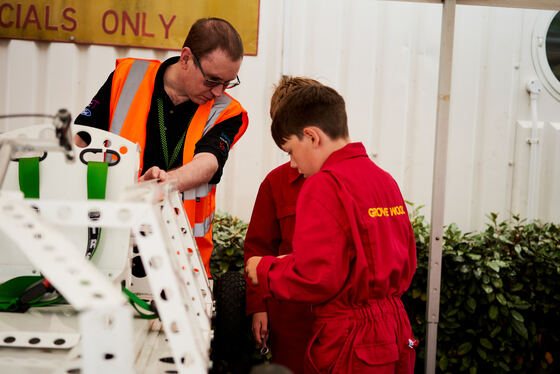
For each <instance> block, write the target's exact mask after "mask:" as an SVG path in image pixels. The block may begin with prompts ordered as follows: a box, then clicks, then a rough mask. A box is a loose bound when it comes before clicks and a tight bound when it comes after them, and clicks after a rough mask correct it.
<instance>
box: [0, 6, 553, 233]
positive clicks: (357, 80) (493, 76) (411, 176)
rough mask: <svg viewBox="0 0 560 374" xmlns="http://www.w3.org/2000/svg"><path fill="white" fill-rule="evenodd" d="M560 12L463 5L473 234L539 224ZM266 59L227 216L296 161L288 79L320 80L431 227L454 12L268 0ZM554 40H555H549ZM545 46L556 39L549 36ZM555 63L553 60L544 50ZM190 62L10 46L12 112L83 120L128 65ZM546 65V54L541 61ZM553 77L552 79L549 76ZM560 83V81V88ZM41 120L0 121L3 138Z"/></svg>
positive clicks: (241, 211) (463, 173)
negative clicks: (531, 90)
mask: <svg viewBox="0 0 560 374" xmlns="http://www.w3.org/2000/svg"><path fill="white" fill-rule="evenodd" d="M554 14H555V12H553V11H536V10H522V9H511V8H492V7H475V6H457V11H456V30H455V47H454V64H453V78H452V79H453V80H452V93H451V122H450V132H449V158H448V170H447V189H446V191H447V197H446V202H445V204H446V208H445V222H446V223H451V222H455V223H457V224H458V225H459V227H460V228H461V229H463V230H464V231H470V230H477V229H481V228H483V227H484V226H485V223H486V222H487V219H486V217H485V216H486V215H487V214H488V213H490V212H496V213H499V216H500V218H507V217H509V216H510V215H511V214H521V216H525V215H526V212H527V204H528V195H527V194H528V192H527V191H528V187H527V186H528V175H529V172H528V167H529V164H530V162H529V156H530V146H529V144H528V143H527V139H528V138H529V137H530V127H531V125H532V114H531V107H530V99H529V94H528V93H527V90H526V85H527V82H528V81H529V80H533V79H540V80H543V79H544V78H543V74H545V73H542V72H541V70H540V69H539V68H538V66H539V63H538V55H539V48H540V50H542V48H543V47H542V43H541V46H540V47H539V44H538V37H539V35H541V34H542V28H543V25H545V24H547V22H550V20H551V18H552V17H553V16H554ZM259 18H260V19H259V44H258V54H257V56H246V57H245V58H244V61H243V65H242V68H241V71H240V73H239V76H240V78H241V81H242V84H241V85H240V86H239V87H237V88H234V89H232V90H231V93H232V95H233V96H235V97H236V98H237V99H239V100H240V101H241V103H242V104H243V105H244V106H245V108H246V109H247V110H248V111H249V119H250V126H249V129H248V130H247V133H246V134H245V136H244V137H243V138H242V140H241V141H240V142H239V143H238V144H237V146H236V148H235V149H234V150H233V151H232V152H231V154H230V159H229V161H228V164H227V166H226V170H225V172H224V177H223V179H222V182H221V183H220V186H219V188H218V200H217V205H218V210H221V211H226V212H229V213H231V214H233V215H236V216H239V217H240V218H242V219H244V220H248V219H249V218H250V215H251V210H252V206H253V202H254V199H255V196H256V193H257V190H258V186H259V183H260V181H261V180H262V179H263V178H264V176H265V175H266V173H267V172H268V171H270V170H271V169H273V168H274V167H276V166H277V165H279V164H281V163H283V162H285V161H287V160H288V158H287V156H286V155H284V154H283V152H281V151H280V150H279V149H278V148H277V147H276V145H275V144H274V142H273V140H272V138H271V136H270V130H269V127H270V118H269V115H268V112H269V101H270V96H271V94H272V91H273V86H274V84H275V83H276V82H277V81H278V80H279V78H280V77H281V75H282V74H288V75H306V76H310V77H312V78H315V79H317V80H319V81H321V82H323V83H325V84H328V85H331V86H332V87H334V88H335V89H337V90H338V91H339V92H340V93H341V94H342V95H343V96H344V97H345V99H346V103H347V110H348V115H349V124H350V136H351V138H352V140H354V141H362V142H363V143H364V144H365V146H366V149H367V150H368V153H369V154H370V156H371V157H372V159H373V160H374V161H375V162H376V163H378V164H379V165H380V166H381V167H382V168H384V169H386V170H387V171H389V172H390V173H391V174H392V175H393V176H394V177H395V179H396V180H397V182H398V183H399V185H400V187H401V189H402V191H403V194H404V196H405V199H407V200H409V201H412V202H414V203H415V204H416V205H425V206H426V208H424V209H423V211H422V213H423V214H425V215H426V216H429V213H430V209H429V207H430V205H431V192H432V174H433V170H432V167H433V153H434V152H433V148H434V132H435V114H436V95H437V83H438V82H437V80H438V61H439V42H440V27H441V5H440V4H421V3H406V2H390V1H372V0H345V1H342V0H300V1H295V0H284V1H278V0H261V3H260V16H259ZM539 32H541V34H539ZM541 36H542V35H541ZM541 52H542V51H541ZM175 54H177V52H174V51H170V52H163V51H153V50H148V49H137V48H123V47H117V48H115V47H105V46H84V45H75V44H66V43H45V42H32V41H19V40H0V87H1V89H0V114H8V113H22V112H23V113H55V112H56V110H58V109H59V108H62V107H65V108H68V109H69V110H70V111H71V112H72V114H73V115H74V116H76V115H77V114H78V113H80V112H81V111H82V109H83V107H85V106H86V105H87V104H88V103H89V100H90V99H91V97H92V96H93V95H94V94H95V92H96V91H97V89H98V88H99V87H100V86H101V84H102V83H103V82H104V81H105V79H106V78H107V76H108V75H109V73H110V72H111V71H112V70H113V67H114V60H115V59H116V58H120V57H127V56H132V57H141V58H157V59H165V58H167V57H169V56H173V55H175ZM541 55H542V53H541ZM545 75H546V74H545ZM559 85H560V83H559ZM553 89H554V87H552V89H551V88H550V87H549V86H548V85H547V84H545V89H543V91H542V92H541V93H540V95H538V98H537V109H538V112H537V114H538V121H539V122H541V127H542V129H541V130H540V134H542V136H541V138H540V141H539V143H538V145H537V146H538V147H539V155H540V157H539V160H540V162H539V170H538V174H537V175H539V183H538V186H539V188H538V190H537V194H536V197H537V199H536V204H535V205H536V207H537V208H536V216H537V218H540V219H542V220H546V221H553V222H560V197H558V193H557V191H558V190H559V189H560V125H559V123H560V100H559V98H560V92H558V93H556V94H555V93H554V92H553V91H554V90H553ZM36 122H41V121H35V120H33V121H32V120H30V119H17V120H9V121H8V120H0V131H6V130H8V129H12V128H14V127H19V126H26V125H30V124H33V123H36Z"/></svg>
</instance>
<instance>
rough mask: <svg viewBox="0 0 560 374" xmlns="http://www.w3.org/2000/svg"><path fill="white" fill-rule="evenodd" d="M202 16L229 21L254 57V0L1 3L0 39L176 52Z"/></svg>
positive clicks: (29, 0) (13, 0)
mask: <svg viewBox="0 0 560 374" xmlns="http://www.w3.org/2000/svg"><path fill="white" fill-rule="evenodd" d="M203 17H219V18H224V19H226V20H228V21H229V22H230V23H231V24H232V25H233V26H234V27H235V28H236V29H237V31H238V32H239V34H240V35H241V38H242V39H243V46H244V48H245V54H246V55H256V54H257V41H258V24H259V0H19V1H16V0H0V38H8V39H31V40H48V41H59V42H71V43H83V44H104V45H118V46H129V47H144V48H156V49H173V50H178V49H181V47H182V46H183V42H184V41H185V38H186V36H187V33H188V31H189V29H190V26H191V25H192V24H193V23H194V22H195V21H196V20H197V19H199V18H203Z"/></svg>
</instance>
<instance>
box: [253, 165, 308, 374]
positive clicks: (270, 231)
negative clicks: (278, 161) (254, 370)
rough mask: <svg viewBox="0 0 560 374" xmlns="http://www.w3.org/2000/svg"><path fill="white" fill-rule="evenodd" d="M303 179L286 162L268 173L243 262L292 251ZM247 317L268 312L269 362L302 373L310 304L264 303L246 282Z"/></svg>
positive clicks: (258, 288)
mask: <svg viewBox="0 0 560 374" xmlns="http://www.w3.org/2000/svg"><path fill="white" fill-rule="evenodd" d="M304 181H305V179H304V178H303V176H302V175H301V174H299V172H298V171H297V170H296V169H293V168H291V167H290V164H289V163H286V164H283V165H281V166H279V167H277V168H276V169H274V170H272V171H271V172H270V173H269V174H268V175H267V176H266V178H265V179H264V180H263V182H262V183H261V185H260V188H259V192H258V194H257V199H256V201H255V206H254V207H253V214H252V216H251V221H250V223H249V229H248V230H247V235H246V237H245V246H244V249H243V251H244V256H245V261H246V260H247V259H249V258H251V257H252V256H279V255H284V254H289V253H291V252H292V237H293V234H294V226H295V217H296V201H297V196H298V194H299V191H300V189H301V186H302V185H303V182H304ZM246 310H247V315H249V316H250V315H252V314H253V313H257V312H267V313H268V324H269V332H270V334H269V339H268V343H267V344H268V346H269V347H270V350H271V352H272V362H274V363H277V364H281V365H284V366H286V367H287V368H289V369H290V370H291V371H292V372H293V373H294V374H300V373H302V372H303V357H304V355H305V352H306V347H307V342H308V341H309V339H310V338H311V324H312V314H311V306H310V304H304V303H293V302H290V301H279V300H275V299H272V298H267V299H266V300H265V298H264V295H263V294H262V290H261V289H260V287H256V286H252V285H251V282H250V281H248V282H247V303H246Z"/></svg>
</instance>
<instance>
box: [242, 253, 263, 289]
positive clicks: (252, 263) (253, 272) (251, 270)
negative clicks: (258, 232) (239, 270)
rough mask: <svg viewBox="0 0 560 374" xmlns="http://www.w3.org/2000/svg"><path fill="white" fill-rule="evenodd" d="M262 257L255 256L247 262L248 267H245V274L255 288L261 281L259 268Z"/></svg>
mask: <svg viewBox="0 0 560 374" xmlns="http://www.w3.org/2000/svg"><path fill="white" fill-rule="evenodd" d="M261 259H262V257H261V256H253V257H251V258H250V259H248V260H247V266H246V267H245V272H246V273H247V277H248V278H249V279H250V280H251V283H253V285H254V286H256V285H258V284H259V279H258V277H257V266H259V263H260V262H261Z"/></svg>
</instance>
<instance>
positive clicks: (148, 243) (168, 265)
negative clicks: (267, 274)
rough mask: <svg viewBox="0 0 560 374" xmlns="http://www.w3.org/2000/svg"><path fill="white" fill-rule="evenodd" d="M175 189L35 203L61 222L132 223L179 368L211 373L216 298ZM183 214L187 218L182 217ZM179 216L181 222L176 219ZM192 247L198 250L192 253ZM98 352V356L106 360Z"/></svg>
mask: <svg viewBox="0 0 560 374" xmlns="http://www.w3.org/2000/svg"><path fill="white" fill-rule="evenodd" d="M174 194H175V195H177V194H178V193H177V192H176V191H175V190H174V188H173V186H172V185H170V184H167V183H161V184H158V183H155V182H144V183H139V184H136V185H133V186H131V187H130V188H129V189H127V190H126V191H125V194H124V196H123V199H122V201H118V202H115V201H102V200H87V201H72V202H69V201H56V200H38V201H35V202H34V203H35V205H37V206H38V208H39V211H40V212H41V215H43V216H45V217H47V218H49V219H51V220H54V221H56V222H57V224H59V225H67V226H91V225H93V224H94V223H95V225H96V226H100V227H116V228H126V227H127V228H130V229H131V230H132V233H133V236H134V241H135V243H136V245H137V247H138V250H139V253H140V256H141V258H142V263H143V266H144V269H145V271H146V274H147V279H148V281H149V285H150V289H151V291H152V294H153V298H154V301H155V302H156V307H157V310H158V313H159V316H160V319H161V321H162V325H163V328H164V330H165V333H166V336H167V339H168V342H169V345H170V347H171V351H172V353H173V358H174V362H175V365H176V368H177V370H178V371H179V372H180V373H186V372H189V373H192V372H195V373H206V372H207V370H208V367H209V365H210V361H209V349H210V341H211V338H212V331H211V327H210V314H209V313H208V312H209V309H208V304H209V303H208V301H206V300H207V298H210V300H211V295H210V292H209V289H208V283H207V279H206V276H205V272H204V268H203V267H202V266H201V262H200V257H199V255H198V250H197V249H196V245H193V246H192V247H189V246H188V245H187V246H185V245H184V244H183V243H184V241H187V237H189V236H191V240H192V243H191V244H195V243H194V239H192V235H191V233H190V231H189V227H190V226H189V225H188V219H187V218H186V214H185V212H184V210H182V209H181V207H180V205H179V204H180V200H179V198H178V196H177V197H172V196H173V195H174ZM172 199H175V202H174V203H172V202H171V200H172ZM91 212H96V214H95V216H96V220H95V222H93V221H92V220H91V218H90V217H91V216H92V214H90V213H91ZM177 212H178V213H177ZM178 215H179V216H180V215H183V217H182V218H177V216H178ZM179 221H180V222H182V224H177V222H179ZM188 248H191V249H192V250H193V252H192V254H190V255H188V254H187V253H189V251H188ZM76 254H77V255H78V256H80V255H79V254H78V252H76ZM197 259H198V261H199V262H197ZM82 260H83V259H82ZM84 261H85V260H84ZM196 270H198V271H196ZM196 274H199V275H196ZM106 281H107V280H106ZM53 284H54V283H53ZM202 298H204V300H203V299H202ZM210 304H211V301H210ZM99 353H100V352H97V353H96V354H97V356H96V357H98V359H101V358H100V356H99ZM101 353H102V352H101ZM102 357H104V356H102ZM115 357H116V356H115ZM92 365H93V364H92Z"/></svg>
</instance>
